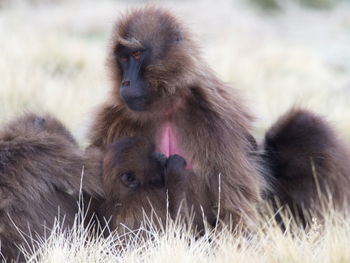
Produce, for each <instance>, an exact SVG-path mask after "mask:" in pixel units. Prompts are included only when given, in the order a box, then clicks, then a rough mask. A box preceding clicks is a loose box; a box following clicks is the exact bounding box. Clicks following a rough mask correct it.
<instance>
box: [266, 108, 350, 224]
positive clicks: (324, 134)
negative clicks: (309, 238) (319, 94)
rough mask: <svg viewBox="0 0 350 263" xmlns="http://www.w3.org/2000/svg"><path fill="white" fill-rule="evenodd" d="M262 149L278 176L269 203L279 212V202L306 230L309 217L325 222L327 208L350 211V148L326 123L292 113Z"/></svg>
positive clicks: (272, 130) (297, 111) (306, 113)
mask: <svg viewBox="0 0 350 263" xmlns="http://www.w3.org/2000/svg"><path fill="white" fill-rule="evenodd" d="M263 148H264V151H265V154H264V155H265V159H266V162H265V163H266V164H267V165H269V166H270V168H271V169H270V170H271V173H272V176H273V181H272V184H273V189H274V191H272V192H271V193H270V196H269V199H270V200H271V201H272V202H273V203H274V207H275V208H276V210H278V209H279V206H278V205H277V203H275V202H274V199H275V198H276V197H277V199H278V200H279V203H280V205H282V206H286V205H287V206H288V207H289V208H290V209H291V211H292V214H293V215H294V216H295V217H296V218H299V219H301V223H302V224H304V225H305V224H306V223H307V217H308V216H309V215H310V213H311V214H312V215H314V216H318V217H321V218H322V214H323V213H324V212H325V211H323V206H324V205H326V207H325V208H328V207H327V205H328V203H330V204H331V206H334V208H335V209H338V210H346V209H348V208H349V202H350V191H349V189H350V152H349V146H348V144H347V143H346V142H345V141H344V140H343V139H342V138H340V136H339V135H338V134H337V133H336V132H335V131H334V129H333V128H332V127H331V126H330V125H329V124H328V123H327V122H326V121H325V120H324V119H323V118H322V117H320V116H318V115H316V114H314V113H312V112H310V111H307V110H303V109H293V110H290V111H289V112H287V113H286V114H285V115H283V116H282V117H280V119H279V120H278V121H277V122H276V123H275V124H274V125H273V126H272V127H271V128H270V129H269V130H268V132H267V133H266V136H265V141H264V143H263Z"/></svg>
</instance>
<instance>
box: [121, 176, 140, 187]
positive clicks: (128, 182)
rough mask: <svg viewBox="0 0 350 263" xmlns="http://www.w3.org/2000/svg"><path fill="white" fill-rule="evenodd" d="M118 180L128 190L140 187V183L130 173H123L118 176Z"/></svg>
mask: <svg viewBox="0 0 350 263" xmlns="http://www.w3.org/2000/svg"><path fill="white" fill-rule="evenodd" d="M120 179H121V181H122V182H123V184H124V185H125V186H127V187H129V188H133V189H135V188H137V187H138V186H139V185H140V182H139V181H138V180H137V178H136V176H135V175H134V174H133V173H131V172H127V173H123V174H122V175H121V176H120Z"/></svg>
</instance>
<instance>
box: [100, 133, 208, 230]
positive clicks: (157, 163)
mask: <svg viewBox="0 0 350 263" xmlns="http://www.w3.org/2000/svg"><path fill="white" fill-rule="evenodd" d="M185 166H186V162H185V160H184V159H183V158H182V157H181V156H179V155H172V156H170V157H169V158H166V157H165V155H163V154H161V153H157V152H155V145H154V144H152V143H151V142H150V140H149V139H148V138H146V137H126V138H123V139H120V140H118V141H117V142H115V143H112V144H111V145H110V146H108V147H107V150H106V153H105V157H104V161H103V187H104V190H105V193H106V200H105V201H104V203H102V204H101V205H100V206H99V209H98V212H97V214H98V215H99V218H100V222H103V221H105V222H107V221H109V229H111V230H117V232H118V233H119V234H124V233H125V232H129V231H130V230H132V231H136V230H138V229H140V227H141V225H142V222H144V221H145V219H146V221H147V219H152V220H151V221H152V224H153V225H152V226H153V227H156V228H158V229H159V228H162V227H164V226H165V223H166V220H167V218H173V219H175V218H176V217H178V216H180V217H182V216H183V217H186V218H183V219H187V220H192V219H190V218H189V216H191V209H199V208H198V207H192V205H193V203H192V202H194V201H195V200H194V199H192V196H191V192H190V189H191V188H190V187H189V186H190V185H191V183H192V181H193V178H194V176H195V175H194V174H193V173H191V172H189V171H186V170H185ZM190 202H191V204H190ZM189 223H191V222H189ZM193 225H194V226H195V228H196V230H198V231H201V230H202V228H203V219H201V218H195V219H194V222H193ZM146 227H147V226H146Z"/></svg>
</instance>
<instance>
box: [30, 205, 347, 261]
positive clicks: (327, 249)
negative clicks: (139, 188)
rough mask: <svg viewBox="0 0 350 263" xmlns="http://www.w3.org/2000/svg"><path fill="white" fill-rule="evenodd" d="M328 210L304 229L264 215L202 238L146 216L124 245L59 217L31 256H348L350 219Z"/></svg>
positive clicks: (79, 222)
mask: <svg viewBox="0 0 350 263" xmlns="http://www.w3.org/2000/svg"><path fill="white" fill-rule="evenodd" d="M326 213H328V215H327V216H326V219H325V221H322V222H321V221H318V220H317V219H316V218H313V220H312V222H311V224H310V226H309V227H308V228H307V229H305V230H304V229H301V228H299V227H297V225H296V223H295V221H293V220H291V219H290V217H289V216H288V215H287V214H284V216H283V218H284V222H285V225H286V230H285V231H282V230H281V228H280V227H279V226H278V224H277V223H276V222H275V221H274V219H272V217H271V216H270V217H264V218H263V217H261V219H260V221H259V222H257V224H260V228H259V230H258V231H257V232H255V233H253V234H251V235H246V234H245V235H243V234H242V233H241V232H240V231H239V230H238V231H235V232H232V231H228V230H227V229H224V230H220V231H217V230H215V229H214V230H212V231H211V232H209V233H207V234H206V235H204V236H203V237H200V238H195V237H194V235H193V234H192V233H191V231H189V230H188V229H187V228H185V227H184V226H183V225H181V224H179V223H178V222H177V223H176V222H174V221H169V222H168V223H167V224H166V228H165V231H158V230H156V229H155V228H153V225H152V222H151V221H150V220H149V219H148V218H145V224H144V227H142V228H141V229H139V230H137V231H134V232H133V234H132V238H131V239H130V241H129V243H128V245H127V246H124V247H121V237H120V236H118V235H116V234H115V233H111V234H110V235H109V236H108V237H107V238H103V237H102V236H97V237H93V236H91V233H89V231H88V230H87V229H86V227H84V224H83V220H82V218H83V217H81V215H80V216H78V218H77V220H76V225H75V227H74V228H73V229H72V231H70V232H62V230H61V228H60V224H59V223H57V224H56V226H55V227H54V229H53V232H52V234H51V235H50V236H49V237H48V238H47V239H46V240H42V241H41V243H40V244H39V248H37V249H35V253H34V254H32V251H30V252H28V253H27V257H28V262H32V263H59V262H64V263H68V262H86V263H90V262H91V263H92V262H93V263H95V262H145V263H146V262H152V263H156V262H191V263H194V262H208V263H209V262H220V263H224V262H237V263H239V262H244V263H249V262H252V263H253V262H266V263H271V262H296V263H297V262H310V263H311V262H315V263H316V262H317V263H323V262H349V261H350V251H349V249H348V244H349V242H350V222H349V220H347V219H346V218H347V217H346V216H345V215H341V214H339V213H335V212H334V211H333V210H331V209H330V210H328V212H326ZM269 218H270V219H269ZM117 247H119V249H117Z"/></svg>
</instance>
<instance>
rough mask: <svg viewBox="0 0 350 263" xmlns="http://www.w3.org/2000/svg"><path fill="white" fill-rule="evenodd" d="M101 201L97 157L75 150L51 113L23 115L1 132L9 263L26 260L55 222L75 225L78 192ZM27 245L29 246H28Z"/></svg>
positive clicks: (1, 230)
mask: <svg viewBox="0 0 350 263" xmlns="http://www.w3.org/2000/svg"><path fill="white" fill-rule="evenodd" d="M82 173H84V174H83V185H82V191H83V194H84V197H85V198H86V199H89V198H100V197H101V196H102V195H103V191H102V188H101V176H100V175H99V174H100V173H101V153H100V152H99V151H98V150H96V149H93V148H92V149H90V150H89V152H87V153H84V152H83V151H82V150H80V149H79V147H78V145H77V142H76V141H75V139H74V138H73V136H72V134H71V133H70V132H69V131H68V130H67V129H66V128H65V127H64V126H63V124H62V123H61V122H59V121H58V120H57V119H55V118H54V117H52V116H50V115H46V116H44V117H41V116H38V115H35V114H26V115H24V116H22V117H20V118H17V119H15V120H13V121H12V122H10V123H8V124H6V125H3V127H2V128H1V129H0V241H1V253H2V255H3V257H4V258H6V259H7V260H19V261H24V256H23V255H22V254H21V253H20V252H19V249H18V247H19V246H25V248H26V249H29V248H30V247H31V244H35V241H36V240H37V237H38V236H39V237H41V238H43V237H44V236H45V234H46V235H48V234H49V233H50V229H51V228H52V226H53V224H54V222H55V219H56V218H57V219H58V220H59V221H60V222H61V223H63V227H64V228H66V227H70V226H72V225H73V223H74V219H75V215H76V212H77V211H78V200H79V190H80V187H81V176H82ZM28 244H29V245H28Z"/></svg>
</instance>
